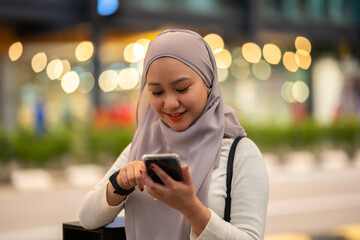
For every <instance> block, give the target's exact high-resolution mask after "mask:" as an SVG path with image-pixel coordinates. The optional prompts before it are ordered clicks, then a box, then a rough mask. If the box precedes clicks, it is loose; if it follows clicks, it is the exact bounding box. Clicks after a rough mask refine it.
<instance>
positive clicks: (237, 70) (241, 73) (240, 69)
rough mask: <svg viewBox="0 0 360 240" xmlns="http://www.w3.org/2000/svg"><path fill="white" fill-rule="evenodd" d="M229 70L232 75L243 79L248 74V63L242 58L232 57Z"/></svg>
mask: <svg viewBox="0 0 360 240" xmlns="http://www.w3.org/2000/svg"><path fill="white" fill-rule="evenodd" d="M230 71H231V73H232V75H234V77H236V78H239V79H244V78H246V77H248V76H249V75H250V63H249V62H247V61H245V60H244V59H242V58H237V59H234V60H233V62H232V64H231V67H230Z"/></svg>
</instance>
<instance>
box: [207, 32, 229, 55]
mask: <svg viewBox="0 0 360 240" xmlns="http://www.w3.org/2000/svg"><path fill="white" fill-rule="evenodd" d="M204 39H205V41H206V42H207V43H208V44H209V46H210V48H211V50H212V51H213V53H217V52H220V51H221V50H222V49H223V48H224V40H223V39H222V37H220V35H218V34H216V33H210V34H208V35H206V36H205V37H204Z"/></svg>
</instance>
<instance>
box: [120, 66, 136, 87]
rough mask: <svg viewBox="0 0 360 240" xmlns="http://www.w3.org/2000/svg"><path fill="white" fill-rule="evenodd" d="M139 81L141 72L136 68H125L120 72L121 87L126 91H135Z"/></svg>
mask: <svg viewBox="0 0 360 240" xmlns="http://www.w3.org/2000/svg"><path fill="white" fill-rule="evenodd" d="M139 80H140V75H139V72H138V71H137V70H136V69H134V68H125V69H123V70H121V71H120V72H119V86H120V87H121V88H122V89H124V90H130V89H133V88H134V87H136V85H137V84H138V83H139Z"/></svg>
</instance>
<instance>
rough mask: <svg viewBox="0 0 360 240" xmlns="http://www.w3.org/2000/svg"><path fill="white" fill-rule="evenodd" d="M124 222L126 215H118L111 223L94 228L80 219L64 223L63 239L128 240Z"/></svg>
mask: <svg viewBox="0 0 360 240" xmlns="http://www.w3.org/2000/svg"><path fill="white" fill-rule="evenodd" d="M124 223H125V218H124V217H117V218H115V220H114V221H113V222H112V223H110V224H109V225H106V226H104V227H101V228H97V229H92V230H89V229H85V228H83V227H82V226H81V225H80V222H78V221H76V222H68V223H63V240H126V236H125V224H124Z"/></svg>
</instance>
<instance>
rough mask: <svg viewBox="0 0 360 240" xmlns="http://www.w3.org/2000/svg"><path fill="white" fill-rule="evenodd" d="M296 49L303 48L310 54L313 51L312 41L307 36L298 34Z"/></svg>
mask: <svg viewBox="0 0 360 240" xmlns="http://www.w3.org/2000/svg"><path fill="white" fill-rule="evenodd" d="M295 47H296V50H303V51H305V52H307V53H309V54H310V52H311V43H310V41H309V40H308V39H307V38H306V37H302V36H298V37H296V39H295Z"/></svg>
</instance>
